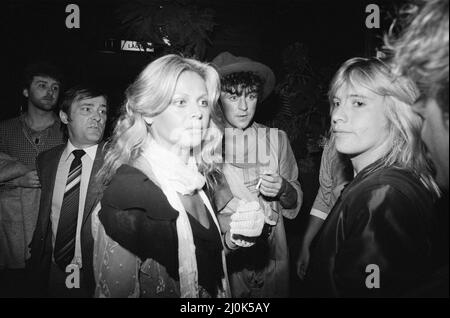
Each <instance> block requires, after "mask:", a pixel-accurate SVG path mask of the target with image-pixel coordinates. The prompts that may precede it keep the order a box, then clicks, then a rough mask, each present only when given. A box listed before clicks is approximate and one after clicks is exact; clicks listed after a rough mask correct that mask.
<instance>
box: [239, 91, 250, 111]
mask: <svg viewBox="0 0 450 318" xmlns="http://www.w3.org/2000/svg"><path fill="white" fill-rule="evenodd" d="M238 107H239V109H240V110H243V111H246V110H247V109H248V106H247V99H246V98H245V96H244V95H242V96H241V97H240V98H239V104H238Z"/></svg>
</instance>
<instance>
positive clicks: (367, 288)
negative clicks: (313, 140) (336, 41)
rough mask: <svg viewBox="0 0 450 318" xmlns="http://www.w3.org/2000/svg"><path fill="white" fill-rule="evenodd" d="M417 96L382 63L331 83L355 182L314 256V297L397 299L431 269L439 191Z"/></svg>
mask: <svg viewBox="0 0 450 318" xmlns="http://www.w3.org/2000/svg"><path fill="white" fill-rule="evenodd" d="M416 98H417V90H416V87H415V86H414V84H413V83H412V82H411V81H409V80H407V79H405V78H397V77H395V76H393V75H392V73H391V70H390V67H389V66H388V65H386V64H385V63H384V62H382V61H380V60H378V59H364V58H353V59H350V60H348V61H346V62H345V63H344V64H343V65H342V66H341V68H340V69H339V70H338V72H337V73H336V75H335V77H334V79H333V80H332V83H331V89H330V92H329V99H330V103H331V108H332V129H333V134H334V137H335V146H336V149H337V151H338V152H340V153H342V154H345V155H347V156H349V157H350V160H351V163H352V166H353V171H354V174H355V177H354V179H353V181H352V182H350V183H349V184H348V185H347V186H346V187H345V189H344V190H343V192H342V194H341V196H340V198H339V200H338V201H337V203H336V204H335V205H334V207H333V209H332V211H331V212H330V214H329V215H328V217H327V219H326V221H325V223H324V225H323V228H322V232H321V233H320V235H319V238H318V242H317V246H316V249H315V250H314V251H313V255H312V259H311V263H310V274H308V276H307V279H309V283H310V285H311V287H312V291H313V294H312V295H314V296H322V297H379V296H384V297H386V296H388V297H390V296H392V297H395V296H399V295H401V294H403V293H404V292H405V291H407V290H408V289H409V288H411V287H412V286H414V285H415V284H416V283H417V282H418V281H419V280H420V279H421V277H423V276H424V275H425V274H426V273H428V272H429V270H430V266H431V254H432V241H433V239H432V234H433V215H432V206H433V200H434V198H435V197H436V194H437V188H436V185H435V183H434V181H433V179H432V178H431V176H430V169H429V165H428V162H427V160H426V158H425V156H424V146H423V143H422V141H421V139H420V128H421V124H422V121H421V119H420V117H419V116H418V115H416V114H415V113H414V112H413V111H412V109H411V107H410V105H411V104H412V103H413V102H414V101H415V99H416Z"/></svg>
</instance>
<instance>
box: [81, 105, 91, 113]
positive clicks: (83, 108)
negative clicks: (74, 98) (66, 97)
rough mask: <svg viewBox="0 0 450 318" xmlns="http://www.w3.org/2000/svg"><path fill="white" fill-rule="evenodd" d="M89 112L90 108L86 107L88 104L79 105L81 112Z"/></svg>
mask: <svg viewBox="0 0 450 318" xmlns="http://www.w3.org/2000/svg"><path fill="white" fill-rule="evenodd" d="M90 112H91V108H90V107H88V106H83V107H81V113H83V114H88V113H90Z"/></svg>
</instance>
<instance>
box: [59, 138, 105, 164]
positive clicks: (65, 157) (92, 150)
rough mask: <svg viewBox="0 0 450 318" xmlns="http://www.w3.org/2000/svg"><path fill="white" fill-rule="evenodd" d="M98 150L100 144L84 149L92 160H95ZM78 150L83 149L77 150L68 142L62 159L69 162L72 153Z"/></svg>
mask: <svg viewBox="0 0 450 318" xmlns="http://www.w3.org/2000/svg"><path fill="white" fill-rule="evenodd" d="M97 148H98V144H95V145H93V146H89V147H87V148H82V149H83V150H84V151H85V152H86V154H87V155H88V156H89V158H91V159H92V160H95V155H96V153H97ZM76 149H81V148H77V147H75V146H74V145H73V144H72V143H71V142H70V140H68V141H67V146H66V149H64V152H63V154H62V159H63V160H65V161H67V160H68V159H69V156H70V154H71V153H72V151H74V150H76Z"/></svg>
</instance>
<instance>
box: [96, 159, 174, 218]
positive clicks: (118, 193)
mask: <svg viewBox="0 0 450 318" xmlns="http://www.w3.org/2000/svg"><path fill="white" fill-rule="evenodd" d="M102 204H106V205H109V206H113V207H115V208H118V209H121V210H124V209H129V208H137V209H141V210H144V211H146V212H147V214H149V215H150V216H152V217H154V218H162V219H167V218H173V217H176V216H177V214H174V215H172V214H170V213H169V212H168V211H167V210H171V208H170V205H169V203H168V202H167V198H166V197H165V195H164V193H163V192H162V190H161V189H160V188H159V187H158V186H157V185H156V184H155V183H154V182H153V181H152V180H150V179H149V178H148V177H147V175H145V174H144V173H143V172H142V171H141V170H139V169H137V168H135V167H132V166H130V165H127V164H124V165H122V166H120V167H119V168H118V169H117V171H116V173H115V175H114V176H113V178H112V179H111V182H110V183H109V184H108V186H107V187H106V189H105V191H104V194H103V199H102Z"/></svg>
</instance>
